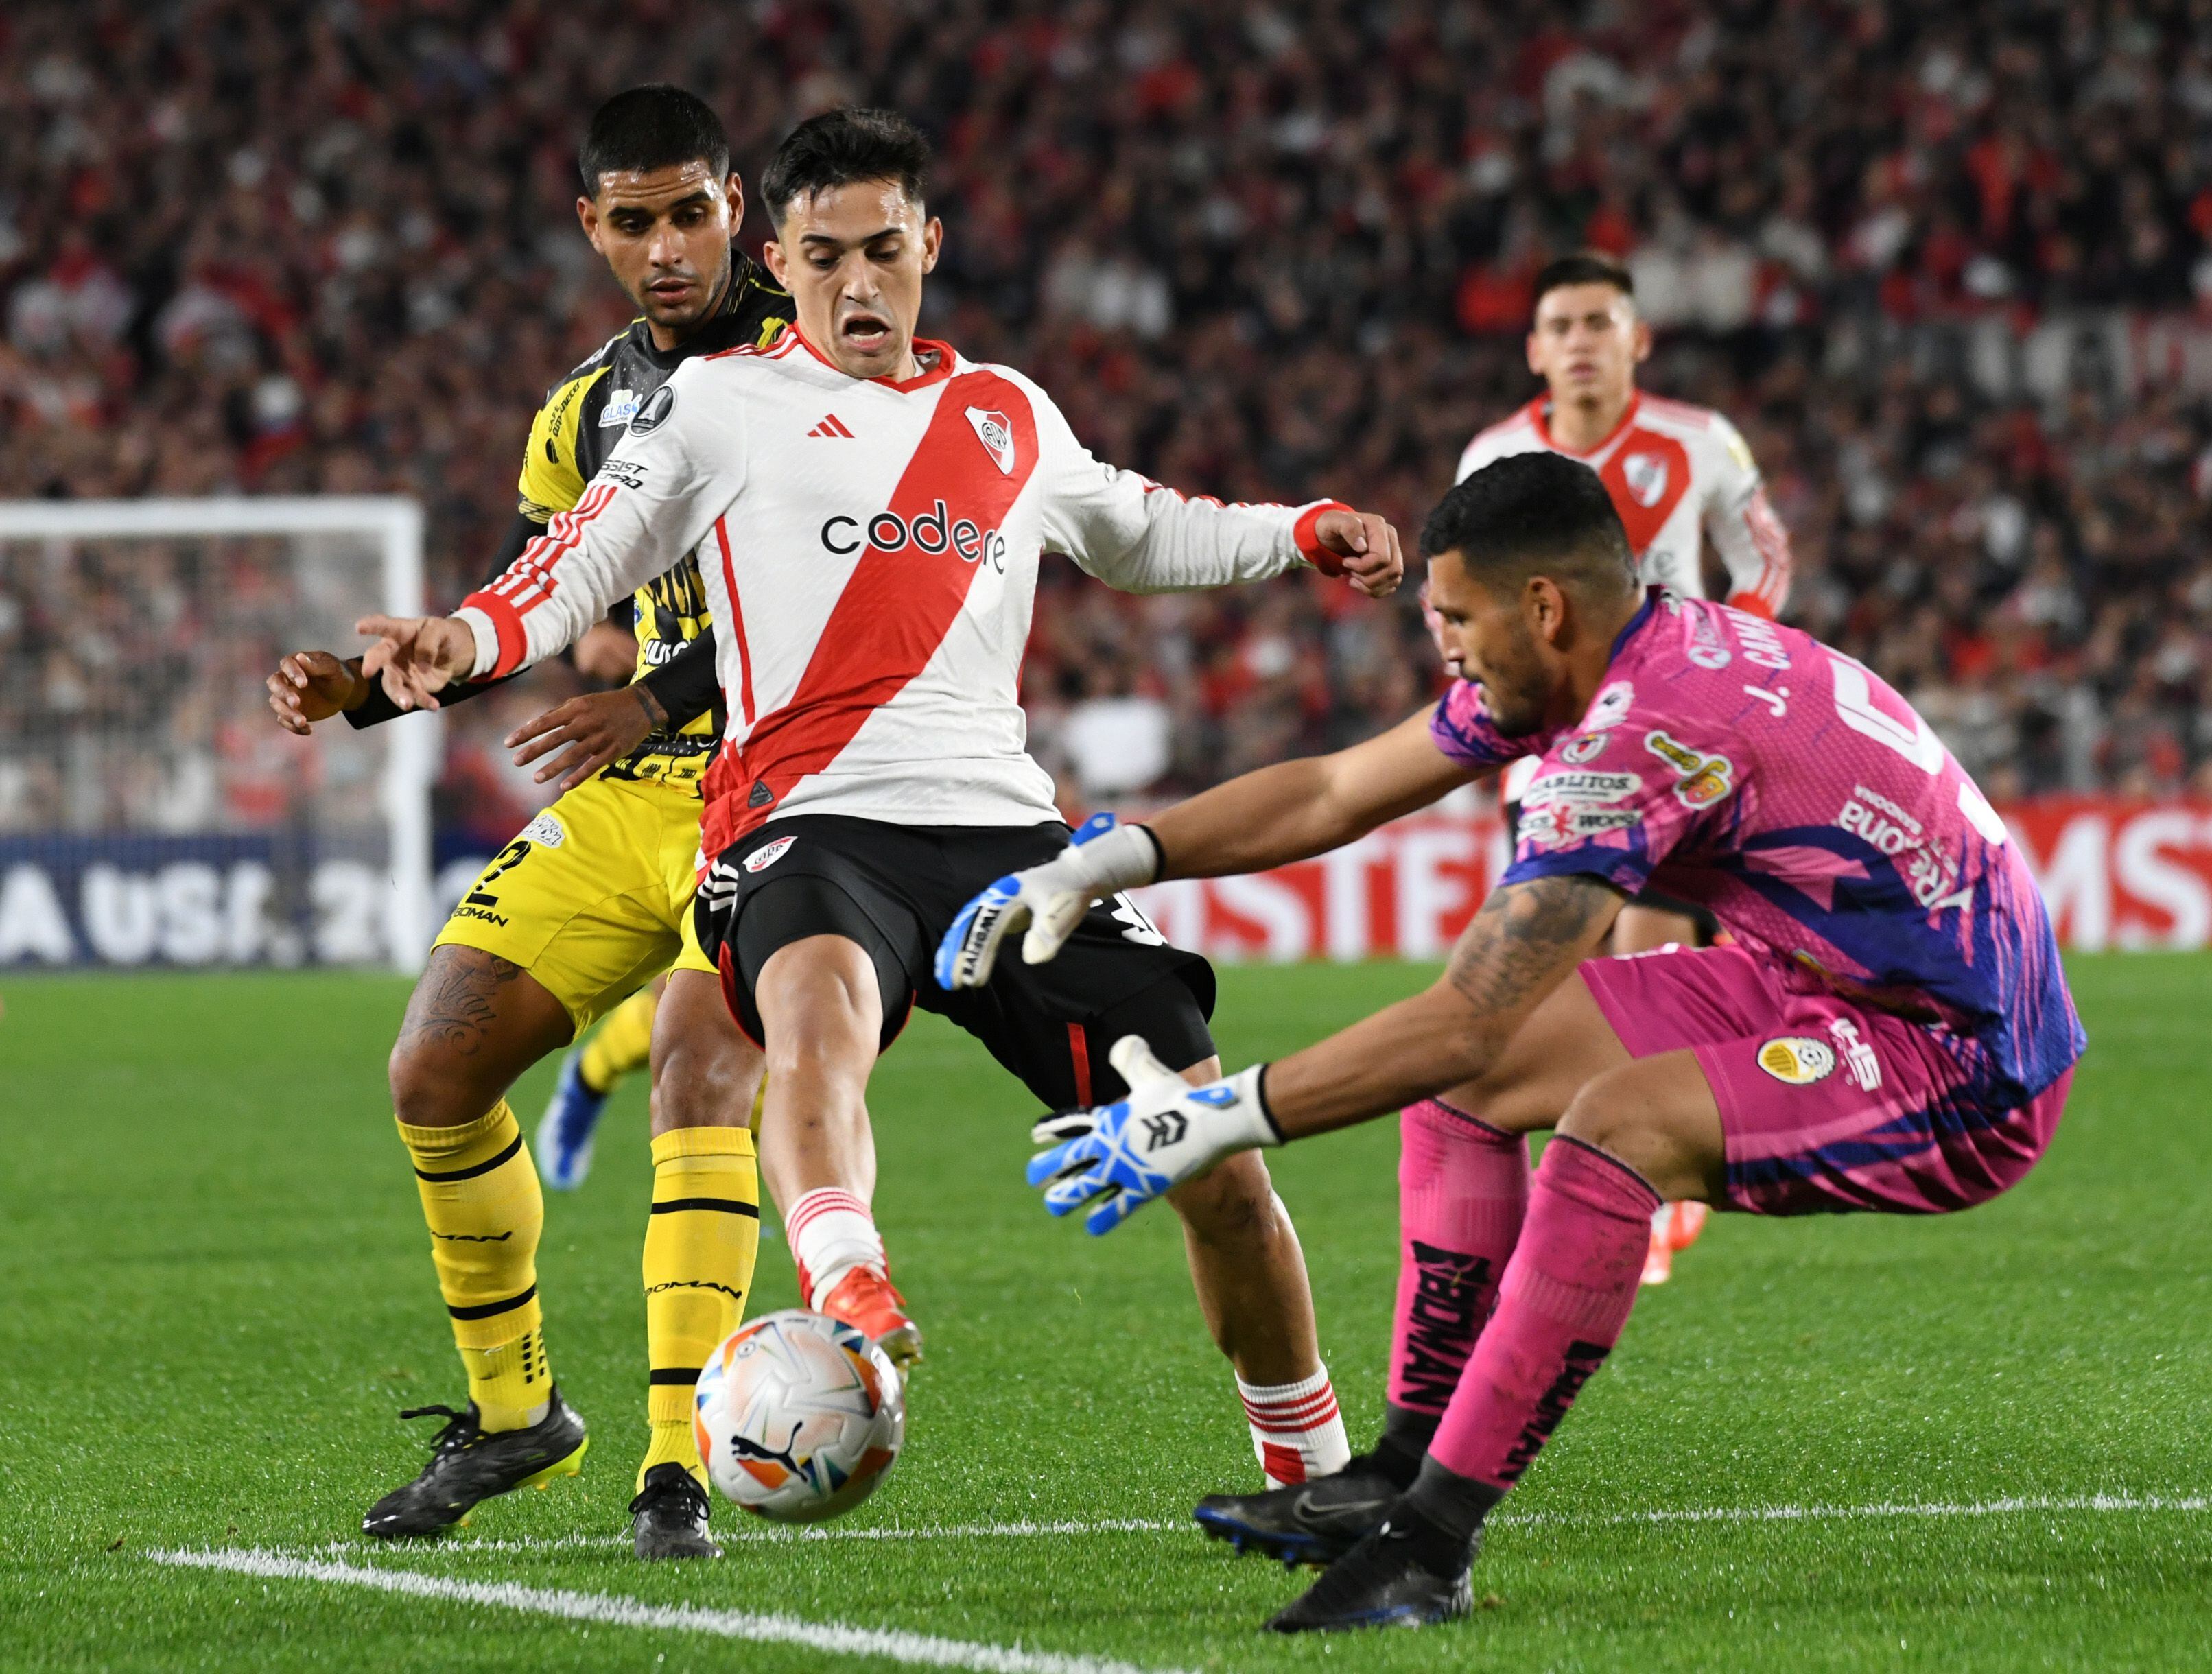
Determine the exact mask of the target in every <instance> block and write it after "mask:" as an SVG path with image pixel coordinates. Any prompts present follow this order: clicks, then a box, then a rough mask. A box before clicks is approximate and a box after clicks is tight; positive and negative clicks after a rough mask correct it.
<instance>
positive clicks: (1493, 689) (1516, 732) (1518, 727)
mask: <svg viewBox="0 0 2212 1674" xmlns="http://www.w3.org/2000/svg"><path fill="white" fill-rule="evenodd" d="M1507 631H1508V634H1510V638H1509V640H1508V641H1507V643H1506V646H1505V647H1504V652H1503V653H1502V654H1501V655H1499V656H1498V657H1496V658H1493V659H1492V661H1491V664H1490V666H1488V667H1487V668H1486V669H1484V670H1482V673H1481V676H1480V679H1481V682H1482V695H1483V700H1484V702H1485V704H1486V707H1488V708H1489V710H1490V719H1491V722H1492V725H1495V726H1496V727H1497V728H1498V731H1500V732H1502V733H1504V735H1505V736H1506V737H1509V738H1517V737H1521V736H1522V734H1524V733H1529V732H1534V731H1536V730H1537V728H1539V727H1541V725H1543V724H1544V700H1545V697H1546V695H1547V685H1548V682H1547V680H1546V678H1545V673H1544V664H1543V659H1542V658H1539V657H1538V656H1537V655H1536V640H1535V636H1534V635H1533V634H1530V633H1529V632H1528V625H1527V624H1526V623H1524V622H1514V623H1513V624H1512V626H1511V627H1510V628H1509V629H1508V630H1507Z"/></svg>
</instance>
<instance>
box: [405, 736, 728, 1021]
mask: <svg viewBox="0 0 2212 1674" xmlns="http://www.w3.org/2000/svg"><path fill="white" fill-rule="evenodd" d="M699 807H700V804H699V798H698V796H697V794H696V792H690V791H689V790H685V789H682V788H678V787H672V786H670V785H663V784H661V783H660V782H659V781H658V780H655V779H609V778H606V777H605V775H601V776H600V777H599V778H597V779H590V780H587V781H586V782H585V783H584V784H582V785H578V786H577V787H576V788H575V789H574V790H573V791H571V792H568V794H567V795H566V796H564V797H562V798H561V799H560V800H559V801H558V802H556V803H555V804H553V805H552V806H551V807H550V808H549V809H547V810H545V811H544V813H542V814H540V815H539V816H538V817H537V818H536V819H534V820H532V821H531V822H530V823H529V824H528V825H526V826H525V827H523V828H522V830H521V831H520V833H518V834H516V836H515V839H514V840H513V842H511V843H509V844H508V845H507V846H506V847H505V848H503V849H501V851H500V852H498V853H497V854H495V855H494V856H493V857H492V859H491V864H489V865H488V866H486V867H485V868H484V869H483V874H482V875H481V876H479V877H478V878H477V881H476V884H475V887H474V888H472V889H471V890H470V891H469V892H468V894H466V895H464V896H462V897H461V901H460V905H459V906H458V907H455V908H454V909H453V917H452V918H450V919H447V920H446V927H445V929H444V930H442V931H440V932H439V933H438V939H437V942H436V943H435V944H434V945H435V946H438V947H447V946H456V947H464V948H482V949H483V950H484V951H485V952H486V953H489V954H495V955H498V956H499V957H500V958H501V959H508V960H512V961H514V963H516V964H518V965H520V966H521V967H522V968H523V969H525V970H526V971H527V972H529V973H530V974H531V975H532V977H533V978H535V979H536V980H538V982H540V983H542V984H543V985H544V986H545V988H546V989H547V990H548V991H549V992H551V994H552V995H553V997H554V998H556V999H558V1000H559V1001H560V1002H561V1004H562V1005H564V1006H566V1007H567V1008H568V1015H569V1016H570V1017H571V1018H573V1019H574V1022H575V1025H576V1032H577V1033H578V1034H582V1033H583V1032H584V1030H585V1029H586V1028H588V1027H589V1026H590V1025H591V1023H592V1022H593V1020H595V1019H596V1018H598V1017H600V1016H604V1015H605V1013H607V1012H609V1011H611V1010H613V1009H614V1008H615V1007H616V1006H617V1005H619V1004H622V1002H623V1000H625V999H627V998H629V996H630V995H631V994H634V993H635V992H637V991H638V990H639V989H640V988H642V987H643V986H645V985H646V984H647V983H648V982H650V981H651V980H653V978H654V977H656V976H658V975H659V973H661V972H663V971H665V970H668V969H670V968H671V967H672V968H674V969H676V970H679V971H712V970H713V969H714V963H713V961H710V960H708V957H707V956H706V955H704V954H702V952H700V950H699V940H698V937H697V935H696V933H695V932H694V931H693V930H692V927H691V897H692V895H694V894H695V893H696V890H697V888H698V881H697V875H696V872H695V871H694V870H693V866H694V864H695V863H696V860H697V858H698V853H699Z"/></svg>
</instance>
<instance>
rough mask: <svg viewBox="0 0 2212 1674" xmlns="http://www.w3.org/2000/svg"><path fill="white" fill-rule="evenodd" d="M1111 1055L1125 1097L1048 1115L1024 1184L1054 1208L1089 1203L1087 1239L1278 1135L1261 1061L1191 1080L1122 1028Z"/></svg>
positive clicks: (1275, 1141)
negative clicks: (1199, 1082) (1263, 1092)
mask: <svg viewBox="0 0 2212 1674" xmlns="http://www.w3.org/2000/svg"><path fill="white" fill-rule="evenodd" d="M1110 1056H1111V1057H1112V1059H1113V1063H1114V1067H1115V1069H1116V1070H1117V1071H1120V1072H1121V1079H1122V1080H1124V1081H1126V1082H1127V1083H1129V1093H1128V1096H1127V1098H1124V1099H1121V1100H1119V1101H1116V1102H1115V1103H1113V1104H1109V1105H1103V1106H1101V1107H1098V1108H1097V1109H1095V1110H1078V1111H1073V1112H1071V1113H1069V1114H1067V1115H1065V1116H1049V1117H1047V1118H1046V1119H1044V1120H1043V1121H1042V1122H1039V1123H1038V1124H1037V1125H1036V1127H1034V1128H1032V1129H1031V1130H1030V1139H1031V1140H1032V1141H1033V1142H1034V1143H1037V1144H1040V1145H1050V1146H1051V1147H1052V1149H1049V1150H1046V1151H1040V1152H1038V1153H1037V1155H1035V1156H1033V1157H1031V1158H1030V1168H1029V1180H1030V1185H1031V1186H1042V1187H1043V1188H1044V1206H1045V1207H1046V1208H1047V1209H1048V1210H1051V1211H1052V1212H1053V1213H1054V1215H1069V1214H1073V1212H1074V1211H1075V1210H1078V1209H1080V1208H1082V1207H1083V1206H1084V1205H1085V1204H1091V1205H1092V1207H1091V1214H1090V1216H1089V1217H1088V1218H1087V1219H1086V1220H1085V1222H1084V1223H1083V1224H1084V1226H1085V1228H1087V1229H1088V1230H1089V1231H1090V1233H1091V1236H1092V1237H1094V1238H1096V1237H1097V1236H1098V1235H1099V1234H1102V1233H1109V1232H1111V1231H1113V1230H1114V1228H1116V1227H1118V1226H1120V1225H1121V1222H1124V1221H1126V1220H1127V1219H1128V1218H1129V1216H1131V1215H1133V1214H1134V1213H1135V1212H1136V1211H1137V1210H1139V1209H1141V1208H1143V1207H1144V1206H1145V1205H1146V1204H1148V1203H1150V1202H1152V1199H1153V1198H1157V1197H1159V1196H1161V1195H1162V1194H1163V1193H1164V1192H1169V1191H1170V1190H1172V1189H1173V1188H1175V1187H1176V1186H1181V1185H1182V1183H1183V1182H1184V1181H1185V1180H1192V1179H1194V1178H1196V1177H1197V1176H1198V1175H1200V1174H1204V1173H1205V1172H1206V1170H1207V1169H1209V1168H1212V1167H1213V1165H1214V1164H1215V1163H1217V1162H1218V1161H1221V1160H1222V1159H1223V1158H1224V1157H1226V1156H1233V1155H1236V1154H1237V1152H1238V1151H1249V1150H1255V1149H1259V1148H1260V1147H1261V1146H1263V1145H1279V1144H1281V1143H1283V1136H1282V1132H1281V1131H1280V1130H1279V1129H1278V1128H1277V1127H1276V1126H1275V1122H1274V1119H1273V1117H1272V1116H1270V1115H1268V1114H1267V1105H1266V1104H1265V1103H1264V1102H1263V1101H1261V1097H1260V1071H1261V1070H1262V1069H1263V1068H1265V1067H1266V1066H1265V1065H1263V1064H1254V1065H1253V1066H1252V1067H1251V1068H1250V1069H1249V1070H1242V1071H1238V1072H1237V1074H1235V1075H1233V1076H1230V1077H1225V1078H1224V1079H1223V1080H1220V1081H1213V1082H1208V1083H1206V1085H1205V1086H1203V1087H1194V1086H1192V1085H1191V1084H1190V1083H1188V1082H1187V1081H1185V1080H1184V1079H1183V1078H1182V1077H1181V1076H1179V1075H1177V1074H1176V1072H1175V1071H1173V1070H1170V1069H1169V1068H1168V1066H1167V1065H1166V1064H1163V1063H1161V1062H1160V1061H1159V1059H1158V1058H1154V1057H1153V1056H1152V1048H1151V1047H1150V1046H1146V1044H1145V1042H1144V1040H1143V1039H1142V1038H1141V1037H1140V1036H1138V1035H1134V1034H1125V1035H1123V1036H1122V1037H1121V1039H1120V1040H1117V1041H1115V1043H1114V1050H1113V1052H1112V1053H1111V1054H1110ZM1055 1141H1057V1142H1058V1143H1054V1142H1055Z"/></svg>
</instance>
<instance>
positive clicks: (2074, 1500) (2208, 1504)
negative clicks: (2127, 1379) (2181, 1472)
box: [1499, 1494, 2212, 1525]
mask: <svg viewBox="0 0 2212 1674" xmlns="http://www.w3.org/2000/svg"><path fill="white" fill-rule="evenodd" d="M2033 1511H2060V1512H2068V1511H2094V1512H2124V1511H2212V1497H2209V1496H2207V1495H2182V1496H2168V1495H2156V1494H2145V1495H2137V1494H2081V1495H2028V1496H2025V1497H2022V1498H2018V1499H2005V1500H1960V1501H1923V1500H1899V1501H1892V1502H1890V1503H1888V1504H1886V1505H1877V1506H1703V1507H1685V1508H1683V1509H1680V1510H1664V1509H1662V1510H1654V1511H1629V1512H1615V1513H1610V1514H1607V1515H1600V1516H1593V1515H1591V1514H1589V1513H1580V1512H1571V1511H1533V1512H1528V1513H1523V1514H1520V1515H1513V1514H1508V1515H1507V1516H1505V1517H1503V1518H1501V1519H1499V1520H1500V1521H1501V1522H1504V1523H1509V1524H1510V1523H1525V1524H1528V1525H1539V1524H1545V1523H1607V1524H1613V1525H1620V1524H1624V1523H1796V1522H1808V1521H1814V1520H1825V1519H1857V1518H1878V1517H2007V1516H2011V1515H2013V1514H2014V1513H2020V1512H2033Z"/></svg>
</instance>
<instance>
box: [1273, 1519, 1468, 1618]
mask: <svg viewBox="0 0 2212 1674" xmlns="http://www.w3.org/2000/svg"><path fill="white" fill-rule="evenodd" d="M1435 1533H1436V1531H1432V1530H1422V1529H1417V1527H1416V1526H1415V1525H1413V1522H1412V1520H1411V1519H1407V1518H1405V1517H1404V1516H1402V1515H1401V1514H1395V1513H1394V1515H1393V1516H1392V1517H1391V1518H1390V1519H1389V1520H1388V1521H1386V1522H1384V1523H1383V1526H1382V1527H1380V1528H1378V1529H1376V1530H1375V1531H1373V1532H1372V1533H1370V1534H1369V1535H1368V1536H1366V1537H1365V1538H1364V1539H1362V1540H1361V1541H1360V1543H1359V1544H1358V1545H1356V1546H1354V1547H1353V1548H1352V1550H1350V1551H1349V1552H1346V1554H1345V1555H1344V1556H1342V1557H1340V1558H1339V1559H1338V1560H1337V1561H1336V1562H1334V1563H1333V1564H1331V1565H1329V1567H1328V1570H1327V1571H1326V1572H1324V1573H1323V1574H1322V1578H1321V1579H1320V1580H1317V1581H1316V1582H1315V1583H1314V1584H1313V1586H1310V1587H1309V1588H1308V1589H1307V1590H1306V1592H1305V1596H1304V1598H1299V1599H1297V1600H1296V1601H1294V1602H1293V1603H1291V1604H1286V1605H1285V1606H1284V1607H1283V1608H1282V1609H1281V1610H1278V1611H1276V1612H1275V1614H1274V1616H1272V1617H1271V1618H1270V1619H1269V1620H1268V1622H1267V1630H1268V1631H1269V1632H1270V1633H1277V1634H1309V1633H1335V1632H1339V1631H1341V1630H1343V1629H1347V1628H1425V1627H1427V1626H1428V1625H1429V1624H1430V1623H1431V1622H1457V1621H1459V1620H1460V1619H1461V1618H1462V1617H1463V1616H1468V1614H1470V1613H1471V1612H1472V1611H1473V1610H1474V1588H1473V1587H1472V1586H1470V1585H1469V1584H1468V1560H1469V1559H1471V1558H1472V1556H1473V1554H1472V1552H1469V1551H1468V1549H1467V1548H1465V1547H1462V1546H1459V1545H1458V1544H1457V1543H1440V1542H1439V1541H1437V1539H1435V1538H1434V1535H1435ZM1424 1535H1426V1536H1429V1537H1430V1538H1421V1537H1422V1536H1424ZM1480 1544H1481V1534H1480V1531H1477V1533H1476V1535H1475V1538H1474V1545H1475V1546H1477V1547H1479V1546H1480ZM1439 1545H1449V1546H1450V1547H1451V1548H1452V1549H1453V1550H1455V1551H1458V1552H1463V1553H1466V1556H1465V1557H1462V1559H1461V1560H1460V1561H1459V1562H1455V1563H1454V1562H1449V1560H1447V1567H1449V1568H1452V1569H1454V1570H1455V1572H1456V1573H1455V1574H1441V1573H1439V1572H1438V1571H1437V1569H1434V1568H1431V1567H1430V1565H1431V1562H1433V1561H1434V1560H1435V1557H1436V1554H1437V1548H1438V1547H1439Z"/></svg>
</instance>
